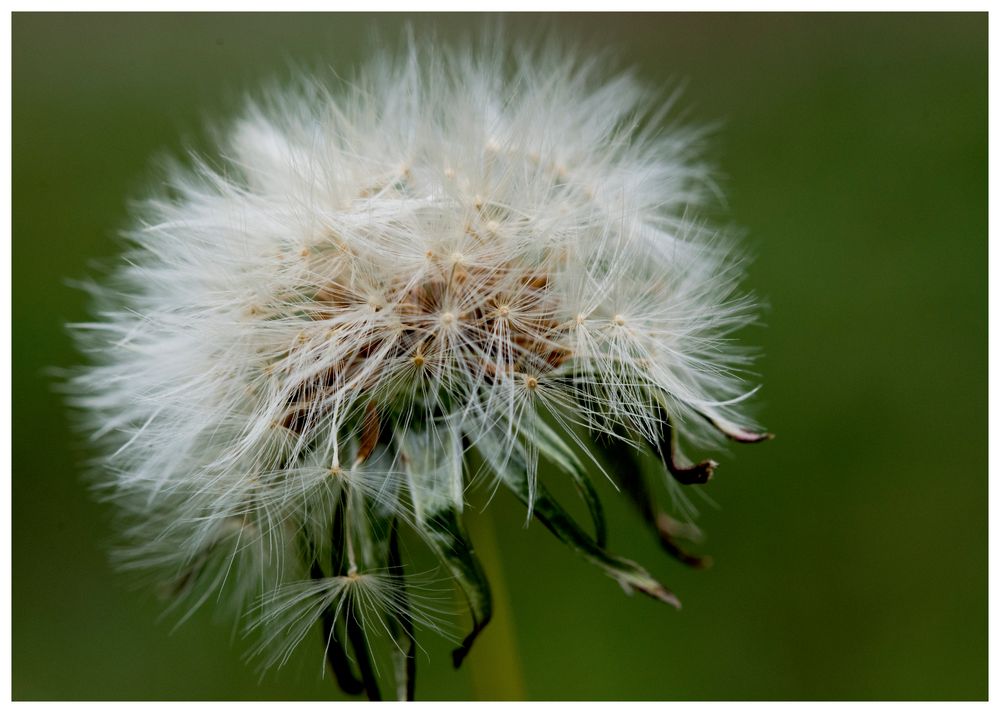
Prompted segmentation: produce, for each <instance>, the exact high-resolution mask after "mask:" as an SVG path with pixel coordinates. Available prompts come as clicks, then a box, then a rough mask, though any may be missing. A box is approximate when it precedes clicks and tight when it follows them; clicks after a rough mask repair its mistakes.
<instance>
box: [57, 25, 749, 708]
mask: <svg viewBox="0 0 1000 713" xmlns="http://www.w3.org/2000/svg"><path fill="white" fill-rule="evenodd" d="M605 59H606V58H604V57H601V58H595V59H589V60H582V59H580V57H579V56H577V55H575V54H574V53H572V52H564V51H560V50H557V49H549V50H532V49H528V48H523V47H522V48H519V49H515V50H513V51H504V50H501V49H497V48H495V47H494V48H479V49H463V50H447V49H437V50H434V51H429V50H428V51H424V50H420V49H416V48H415V46H414V44H413V43H411V44H410V48H409V50H408V51H404V52H402V53H400V55H399V56H398V57H395V58H381V59H376V60H374V61H372V62H370V63H369V64H367V65H365V67H364V68H363V69H362V70H361V71H360V72H359V73H358V74H357V76H356V77H354V78H353V79H352V80H351V81H349V82H339V83H337V82H326V81H325V80H318V79H312V78H310V79H303V80H301V81H300V82H298V83H297V85H296V86H295V87H293V88H284V89H281V90H275V91H273V92H271V93H270V94H268V95H267V96H266V97H265V98H263V99H258V100H255V101H252V102H250V103H248V106H247V107H246V109H245V111H244V112H243V114H242V116H241V117H240V118H238V119H237V120H236V121H234V122H233V123H232V124H231V125H229V127H228V130H227V132H225V133H224V144H223V145H222V146H220V148H219V157H218V158H217V159H213V162H209V161H207V160H203V159H198V158H194V159H192V165H187V166H185V165H181V164H177V165H175V166H173V167H172V168H171V169H170V170H169V175H168V179H167V181H166V182H165V187H164V190H163V191H162V193H161V195H159V196H156V197H153V198H150V199H149V200H147V201H146V202H145V203H144V204H143V205H142V206H141V208H139V210H138V212H137V215H136V221H135V223H134V227H133V228H132V229H131V230H129V231H128V232H127V234H126V236H125V237H126V239H127V241H128V243H129V248H128V252H127V254H126V255H125V259H124V260H123V262H122V264H121V266H120V267H119V268H118V269H117V270H116V271H115V272H114V273H113V274H112V275H110V276H109V277H108V279H106V280H104V281H103V283H102V284H100V285H94V286H92V288H91V290H92V292H93V294H94V296H95V302H96V305H97V306H96V308H95V319H94V320H93V321H92V322H89V323H86V324H77V325H74V328H75V332H76V334H77V335H78V338H79V341H80V344H81V346H82V348H83V349H84V350H85V351H86V352H87V353H88V355H89V358H90V365H89V366H87V367H85V368H83V369H81V370H80V371H79V372H78V373H77V374H76V375H75V377H74V378H73V381H72V389H73V394H74V395H73V401H74V405H75V406H76V407H78V408H79V409H80V410H82V411H83V412H84V413H85V414H86V418H87V424H88V428H89V429H90V430H91V432H92V433H93V435H94V438H95V439H96V440H98V441H99V442H101V443H102V444H103V449H104V450H103V452H104V454H105V455H104V456H103V457H102V458H101V460H100V462H99V467H98V468H97V470H98V472H99V474H98V480H99V485H100V486H101V488H102V490H103V492H104V493H105V494H106V495H107V496H108V497H109V498H110V499H111V500H113V501H114V502H115V503H116V504H117V505H118V510H119V512H120V513H121V514H122V521H123V525H122V526H123V528H124V534H125V541H126V543H127V544H126V546H125V547H123V549H122V550H121V551H120V552H119V557H120V558H121V564H122V566H124V567H126V568H135V569H142V570H150V571H155V572H157V573H159V574H160V575H161V578H162V579H165V580H166V581H167V582H168V585H167V589H168V591H169V592H170V593H171V594H173V595H177V596H178V598H179V600H183V596H182V595H185V594H189V595H190V596H189V598H188V599H187V601H190V600H191V599H190V598H191V597H193V598H194V601H195V603H198V602H199V601H204V600H205V599H207V598H208V597H210V596H214V593H215V592H216V591H217V590H218V589H220V588H222V587H223V584H224V583H226V582H230V583H231V584H232V585H233V586H227V587H226V590H227V591H230V590H231V591H232V593H233V595H234V597H235V602H234V606H235V607H237V608H238V610H239V612H240V613H241V615H242V616H244V617H246V619H247V626H248V629H249V630H252V631H255V632H256V631H264V632H265V633H264V634H263V637H262V639H261V646H260V647H259V648H260V652H261V654H262V656H263V658H264V660H265V661H266V662H267V663H272V664H280V663H281V662H282V661H284V660H285V659H286V658H287V654H288V651H289V650H290V648H291V647H292V646H294V645H295V644H297V643H298V642H299V641H301V640H302V639H303V638H304V637H305V636H306V634H307V633H308V631H309V630H310V627H312V626H314V625H316V624H317V623H319V625H320V626H321V627H322V630H323V632H324V638H323V645H324V646H325V650H326V654H327V660H328V661H329V665H330V667H331V669H332V670H333V672H334V673H335V674H336V677H337V680H338V682H339V683H340V684H341V686H342V687H344V689H345V690H347V691H349V692H353V693H362V692H364V693H367V694H368V695H369V696H370V697H376V696H378V695H380V693H379V690H378V681H377V678H378V676H377V675H376V673H375V672H374V668H373V666H372V663H371V661H370V658H369V657H370V652H369V650H368V649H369V637H372V636H376V635H378V634H379V632H382V633H383V634H387V635H388V636H390V637H391V639H392V640H393V641H394V643H395V646H396V648H397V650H398V654H399V655H398V656H396V663H397V665H396V667H395V673H394V678H395V681H396V687H397V690H398V691H399V694H400V695H401V696H402V697H412V693H413V682H412V679H413V656H414V651H415V648H414V647H415V642H414V633H415V626H430V627H433V626H434V622H435V621H437V620H438V619H440V617H441V615H442V613H441V612H440V611H439V607H438V605H429V604H427V602H423V601H421V596H420V592H419V591H414V586H413V584H412V583H411V584H410V585H409V587H408V585H407V579H406V577H405V569H404V564H403V562H402V558H401V550H400V544H399V532H400V530H401V529H404V530H410V531H412V532H415V533H417V534H418V535H419V536H420V537H421V538H422V540H423V541H424V542H425V543H426V545H427V546H428V547H430V549H431V550H432V551H433V552H434V553H436V555H437V556H438V558H439V559H440V560H441V562H442V564H443V565H444V569H445V571H447V572H448V573H449V574H450V575H451V576H453V577H454V578H455V580H456V581H457V583H458V585H459V587H460V589H461V591H463V592H464V594H465V596H466V599H467V602H468V605H469V608H470V611H471V614H472V621H473V629H472V631H471V633H469V634H468V636H466V637H465V639H464V640H463V641H462V642H461V646H459V647H458V648H457V649H456V652H455V664H456V665H458V664H459V663H460V662H461V660H462V658H463V657H464V655H465V654H466V653H467V652H468V650H469V647H470V646H471V645H472V642H473V639H474V638H475V636H476V634H477V633H478V632H479V631H480V630H481V629H482V627H483V626H485V625H486V623H487V622H488V621H489V618H490V606H491V605H490V595H489V588H488V585H487V583H486V581H485V577H484V576H483V571H482V568H481V567H480V565H479V563H478V561H477V560H476V558H475V555H474V552H473V550H472V546H471V543H470V542H469V541H468V537H467V535H466V533H465V530H464V528H463V526H462V519H461V518H462V510H463V504H464V503H465V501H466V493H467V491H468V489H469V487H470V485H473V484H474V483H475V482H478V481H483V482H484V483H485V484H486V485H487V487H489V488H495V487H499V486H504V487H507V488H509V489H510V490H511V491H512V492H514V494H515V495H517V496H518V497H519V498H520V499H522V500H523V501H524V503H525V505H526V508H527V512H528V517H529V518H531V517H532V516H534V517H536V518H537V519H538V520H540V521H541V523H542V524H543V525H544V526H545V527H547V528H548V529H550V530H551V531H552V532H553V533H554V534H556V535H557V536H558V537H559V538H560V539H562V540H564V541H565V542H567V543H568V544H570V545H571V546H572V547H573V548H574V549H576V550H577V551H578V552H579V553H580V554H581V555H583V556H584V557H585V558H587V559H588V560H590V561H591V562H593V563H594V564H595V565H597V566H598V567H599V568H601V569H602V570H603V571H604V572H605V573H606V574H608V575H610V576H611V577H613V578H614V579H616V580H617V581H618V582H620V583H621V584H622V586H624V587H625V588H626V589H628V590H638V591H641V592H644V593H646V594H649V595H650V596H653V597H656V598H658V599H661V600H663V601H666V602H669V603H673V604H677V600H676V598H675V597H674V595H673V594H672V593H671V592H670V591H669V590H667V589H666V588H665V587H663V585H661V584H659V583H658V582H657V581H656V580H654V579H653V578H652V577H651V576H650V575H649V574H648V573H647V572H646V571H645V570H644V569H642V568H641V567H639V566H638V565H636V564H635V563H633V562H630V561H629V560H625V559H622V558H620V557H617V556H615V555H613V554H610V553H608V552H607V550H606V549H605V538H604V522H603V516H602V514H601V509H600V502H599V500H598V499H597V497H596V494H595V491H594V488H593V486H592V484H591V482H590V480H589V476H588V471H597V470H599V471H601V473H602V477H605V476H606V477H609V478H611V479H612V480H613V481H614V482H615V483H616V486H617V487H618V488H619V489H620V490H622V491H623V492H624V493H625V494H626V495H627V496H629V497H630V498H631V499H632V500H633V501H634V503H635V504H636V506H637V508H638V510H639V512H640V513H641V515H642V516H643V518H644V519H645V520H646V521H647V522H648V523H649V525H650V526H651V527H652V528H653V530H654V532H655V533H656V535H657V536H658V537H659V539H660V541H661V543H662V544H663V545H664V547H665V548H666V549H667V551H668V552H670V553H671V554H673V555H675V556H677V557H678V558H679V559H681V560H682V561H684V562H687V563H688V564H694V565H701V564H704V562H705V560H704V559H703V558H699V557H696V556H694V555H691V554H688V553H687V552H685V551H684V549H682V547H681V546H680V544H679V541H680V540H683V539H689V540H690V539H694V537H695V536H696V535H697V530H696V528H694V527H693V525H691V524H690V523H688V522H684V521H685V520H687V519H688V514H689V512H688V511H687V509H686V505H685V502H686V501H685V500H684V498H683V495H681V491H682V490H683V489H684V487H685V486H690V485H697V484H701V483H704V482H705V481H706V480H708V478H709V477H711V475H712V472H713V469H714V468H715V465H716V464H715V463H714V462H713V461H703V462H700V463H691V462H689V461H687V460H686V459H685V458H684V456H683V455H682V454H681V452H680V450H679V449H680V443H679V441H680V439H681V438H683V440H685V441H686V442H687V443H689V444H693V445H695V446H698V447H708V446H713V445H719V441H720V439H721V437H725V436H728V437H730V438H732V439H735V440H737V441H743V442H753V441H758V440H763V439H764V438H766V437H768V436H767V434H764V433H762V432H758V430H757V429H756V428H755V427H754V426H753V424H752V423H748V421H747V418H746V414H745V413H744V412H743V408H742V403H743V401H744V399H745V398H746V397H747V396H748V395H749V394H750V393H752V389H749V388H748V386H747V384H746V381H745V374H746V371H745V370H746V368H747V367H748V366H749V363H750V352H749V351H747V350H746V349H743V348H741V347H740V346H738V345H737V344H735V343H734V341H733V337H732V335H733V333H734V332H735V331H736V330H739V329H740V328H741V327H743V326H745V325H747V324H749V323H750V322H752V321H753V320H754V318H755V310H756V304H755V301H754V299H753V298H752V297H751V296H748V295H747V294H745V293H743V292H741V291H740V288H739V281H740V279H741V278H742V275H743V266H744V261H743V259H742V256H741V254H740V253H739V252H738V250H737V249H736V246H735V245H734V242H733V240H731V239H729V238H727V237H726V236H725V235H724V234H722V233H721V232H720V231H718V230H717V229H715V228H713V227H712V226H710V225H709V224H707V223H706V222H705V221H703V220H701V219H700V218H699V217H698V211H699V208H700V207H702V206H704V205H705V204H706V203H707V202H708V201H709V200H711V199H712V198H713V196H714V195H715V188H714V184H713V183H712V181H711V177H710V172H709V170H708V167H707V166H706V164H705V163H703V161H702V160H701V158H700V152H701V144H702V140H703V138H704V133H705V132H704V131H702V130H700V129H699V128H697V127H690V126H685V125H682V124H680V123H677V122H672V121H671V122H666V121H665V118H666V117H667V115H668V113H669V112H668V110H669V107H670V105H671V103H672V102H671V99H670V98H667V99H664V98H663V97H661V96H659V95H658V94H657V93H656V92H654V91H650V90H649V89H647V88H646V87H645V86H644V85H643V84H642V83H641V82H640V81H638V80H637V79H636V78H635V76H633V75H632V74H631V73H620V74H610V75H609V74H607V73H606V72H604V71H603V70H602V66H603V65H604V64H605ZM644 450H645V451H646V452H648V451H649V450H652V451H653V452H655V453H656V454H657V455H659V456H660V457H661V458H662V460H663V463H664V474H665V477H664V478H663V483H665V484H666V486H665V487H666V488H667V489H668V490H669V491H670V494H671V495H672V501H673V502H674V505H675V506H676V507H677V508H678V509H679V510H680V511H681V517H680V518H679V519H677V520H675V519H673V518H672V517H670V516H668V515H666V514H665V513H664V512H661V511H660V509H659V508H658V507H657V506H656V504H655V498H654V496H653V495H652V491H651V490H650V489H649V486H648V484H647V483H645V482H643V480H642V476H641V474H640V472H639V469H638V459H639V457H640V455H641V452H642V451H644ZM539 460H543V461H546V462H548V463H550V464H551V466H552V470H551V477H557V473H561V474H563V475H564V477H569V478H572V479H573V481H574V483H575V484H576V485H577V487H578V490H579V491H580V492H581V494H582V496H583V498H584V500H585V501H586V504H587V506H588V509H589V511H590V514H591V516H592V518H593V523H592V527H588V528H584V527H582V526H580V525H578V524H577V523H576V522H574V521H573V519H572V518H571V517H569V516H568V515H567V514H566V512H565V511H564V510H563V509H562V508H561V507H560V506H559V504H558V503H557V502H556V501H555V499H554V498H553V497H552V496H551V495H550V494H549V493H548V491H547V490H546V489H545V488H544V486H543V484H542V481H541V479H540V478H539V475H538V463H539ZM661 486H662V484H661ZM519 524H520V523H519ZM357 612H363V615H357V614H356V613H357Z"/></svg>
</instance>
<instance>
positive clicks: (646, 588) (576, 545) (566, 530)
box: [504, 473, 681, 609]
mask: <svg viewBox="0 0 1000 713" xmlns="http://www.w3.org/2000/svg"><path fill="white" fill-rule="evenodd" d="M512 475H513V474H511V473H507V477H506V478H505V481H504V482H505V483H506V484H507V486H508V487H509V488H510V490H511V491H512V492H513V493H514V494H515V495H516V496H517V497H518V498H519V499H520V500H521V501H522V502H523V503H525V504H527V503H528V502H529V494H528V483H527V477H525V476H524V475H519V476H514V477H512ZM534 515H535V517H536V518H538V520H539V521H540V522H541V523H542V524H543V525H545V527H546V528H548V529H549V531H550V532H552V534H554V535H555V536H556V537H558V538H559V539H560V540H561V541H562V542H564V543H565V544H567V545H569V546H570V547H572V548H573V549H574V550H576V552H577V553H579V554H580V555H581V556H582V557H583V558H584V559H586V560H587V561H589V562H590V563H591V564H593V565H596V566H597V567H599V568H600V569H602V570H603V571H604V572H605V574H607V575H608V576H609V577H611V578H612V579H614V580H616V581H617V582H618V583H619V584H621V585H622V587H624V588H625V589H626V590H633V589H634V590H638V591H640V592H642V593H643V594H646V595H648V596H650V597H652V598H653V599H658V600H659V601H661V602H665V603H667V604H671V605H673V606H675V607H677V608H678V609H679V608H680V606H681V603H680V600H679V599H678V598H677V596H676V595H675V594H674V593H673V592H671V591H670V590H669V589H667V588H666V587H665V586H663V585H662V584H661V583H660V582H658V581H657V580H656V579H654V578H653V575H651V574H650V573H649V572H647V571H646V570H645V569H643V568H642V567H641V566H639V565H638V564H636V563H635V562H632V561H631V560H627V559H624V558H622V557H617V556H615V555H612V554H610V553H608V552H606V551H605V550H604V548H603V547H600V546H599V545H598V544H597V542H595V541H594V539H592V538H591V537H590V536H589V535H588V534H587V533H586V532H584V530H583V529H582V528H581V527H580V526H579V525H577V524H576V521H574V520H573V518H572V517H571V516H570V515H569V513H567V512H566V511H565V510H564V509H563V507H562V506H561V505H559V503H558V502H556V500H555V499H554V498H552V497H551V496H550V495H549V494H548V492H547V491H546V489H545V487H544V486H543V485H542V484H541V483H540V482H539V483H537V484H536V486H535V492H534Z"/></svg>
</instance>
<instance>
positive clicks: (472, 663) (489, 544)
mask: <svg viewBox="0 0 1000 713" xmlns="http://www.w3.org/2000/svg"><path fill="white" fill-rule="evenodd" d="M465 525H466V527H467V528H468V530H469V536H470V539H471V540H472V542H473V546H474V547H475V548H476V554H477V555H478V557H479V561H480V562H481V563H482V565H483V569H485V570H486V576H487V578H488V580H489V583H490V590H491V592H492V593H493V619H492V621H490V623H489V625H488V626H487V627H486V629H484V630H483V632H482V634H480V636H479V638H478V639H477V640H476V643H475V645H474V646H473V647H472V651H471V652H470V653H469V656H468V658H467V659H466V664H465V665H466V666H468V667H469V672H470V675H471V677H472V694H473V697H474V698H476V699H477V700H480V701H520V700H524V699H525V690H524V674H523V671H522V669H521V658H520V656H519V655H518V649H517V637H516V635H515V632H514V616H513V612H512V611H511V607H510V596H509V594H508V592H507V583H506V581H505V580H504V576H503V563H502V561H501V559H500V548H499V546H498V544H497V536H496V530H495V528H494V524H493V516H492V515H491V513H490V508H488V507H487V508H485V509H484V510H482V511H479V512H475V513H466V517H465Z"/></svg>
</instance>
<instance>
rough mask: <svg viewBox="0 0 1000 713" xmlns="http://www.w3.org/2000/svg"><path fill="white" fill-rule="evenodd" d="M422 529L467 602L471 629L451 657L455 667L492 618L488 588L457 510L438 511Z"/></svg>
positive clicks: (428, 519) (491, 601)
mask: <svg viewBox="0 0 1000 713" xmlns="http://www.w3.org/2000/svg"><path fill="white" fill-rule="evenodd" d="M424 529H425V536H426V539H427V542H428V544H429V545H430V546H431V547H432V548H433V549H434V551H435V552H436V553H437V555H438V556H439V557H440V558H441V559H442V560H443V561H444V563H445V564H446V565H447V567H448V569H449V570H450V571H451V573H452V575H453V576H454V577H455V579H456V581H457V582H458V585H459V587H460V588H461V589H462V592H463V593H464V594H465V598H466V600H467V601H468V603H469V612H470V614H471V616H472V630H471V631H470V632H469V633H468V635H467V636H466V637H465V638H464V639H463V640H462V645H461V646H459V647H458V648H456V649H455V650H454V651H452V654H451V658H452V663H453V664H454V665H455V668H458V667H459V666H461V665H462V661H463V660H464V659H465V657H466V656H467V655H468V653H469V650H470V649H471V648H472V644H473V643H474V642H475V640H476V637H477V636H479V633H480V632H481V631H482V630H483V629H484V628H486V625H487V624H488V623H489V621H490V617H491V616H492V615H493V600H492V597H491V595H490V586H489V582H487V581H486V573H485V572H484V571H483V567H482V565H481V564H480V563H479V559H478V558H477V557H476V555H475V552H474V550H473V547H472V543H471V541H470V540H469V536H468V534H466V532H465V528H464V527H462V521H461V519H460V517H459V514H458V512H457V511H456V510H454V509H451V508H449V509H445V510H439V511H438V512H436V513H434V514H433V515H431V516H429V517H428V518H427V519H426V520H425V521H424Z"/></svg>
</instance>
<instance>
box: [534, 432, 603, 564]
mask: <svg viewBox="0 0 1000 713" xmlns="http://www.w3.org/2000/svg"><path fill="white" fill-rule="evenodd" d="M534 425H535V433H534V435H535V439H534V441H535V443H536V445H537V446H538V451H539V453H540V454H541V455H542V456H543V457H545V458H546V459H547V460H549V461H551V462H552V463H554V464H555V465H557V466H558V467H559V468H561V469H562V470H564V471H566V472H567V473H568V474H569V475H570V477H571V478H573V485H574V486H575V487H576V491H577V493H579V495H580V498H581V499H582V500H583V502H584V504H585V505H586V506H587V512H588V513H589V514H590V521H591V522H592V523H593V525H594V542H595V543H596V544H597V546H598V547H601V548H603V547H605V546H606V545H607V543H608V527H607V521H606V520H605V518H604V506H603V505H602V504H601V499H600V497H598V495H597V489H596V488H594V483H593V481H592V480H591V479H590V476H589V475H587V470H586V469H585V468H584V467H583V464H582V463H580V460H579V458H577V457H576V454H575V453H573V451H572V450H571V449H570V448H569V447H568V446H567V445H566V443H565V442H564V441H563V440H562V439H561V438H559V436H558V435H557V434H556V433H555V432H554V431H553V430H552V429H551V428H550V427H549V426H548V424H546V423H545V422H544V421H542V420H541V419H537V420H536V422H535V424H534Z"/></svg>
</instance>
